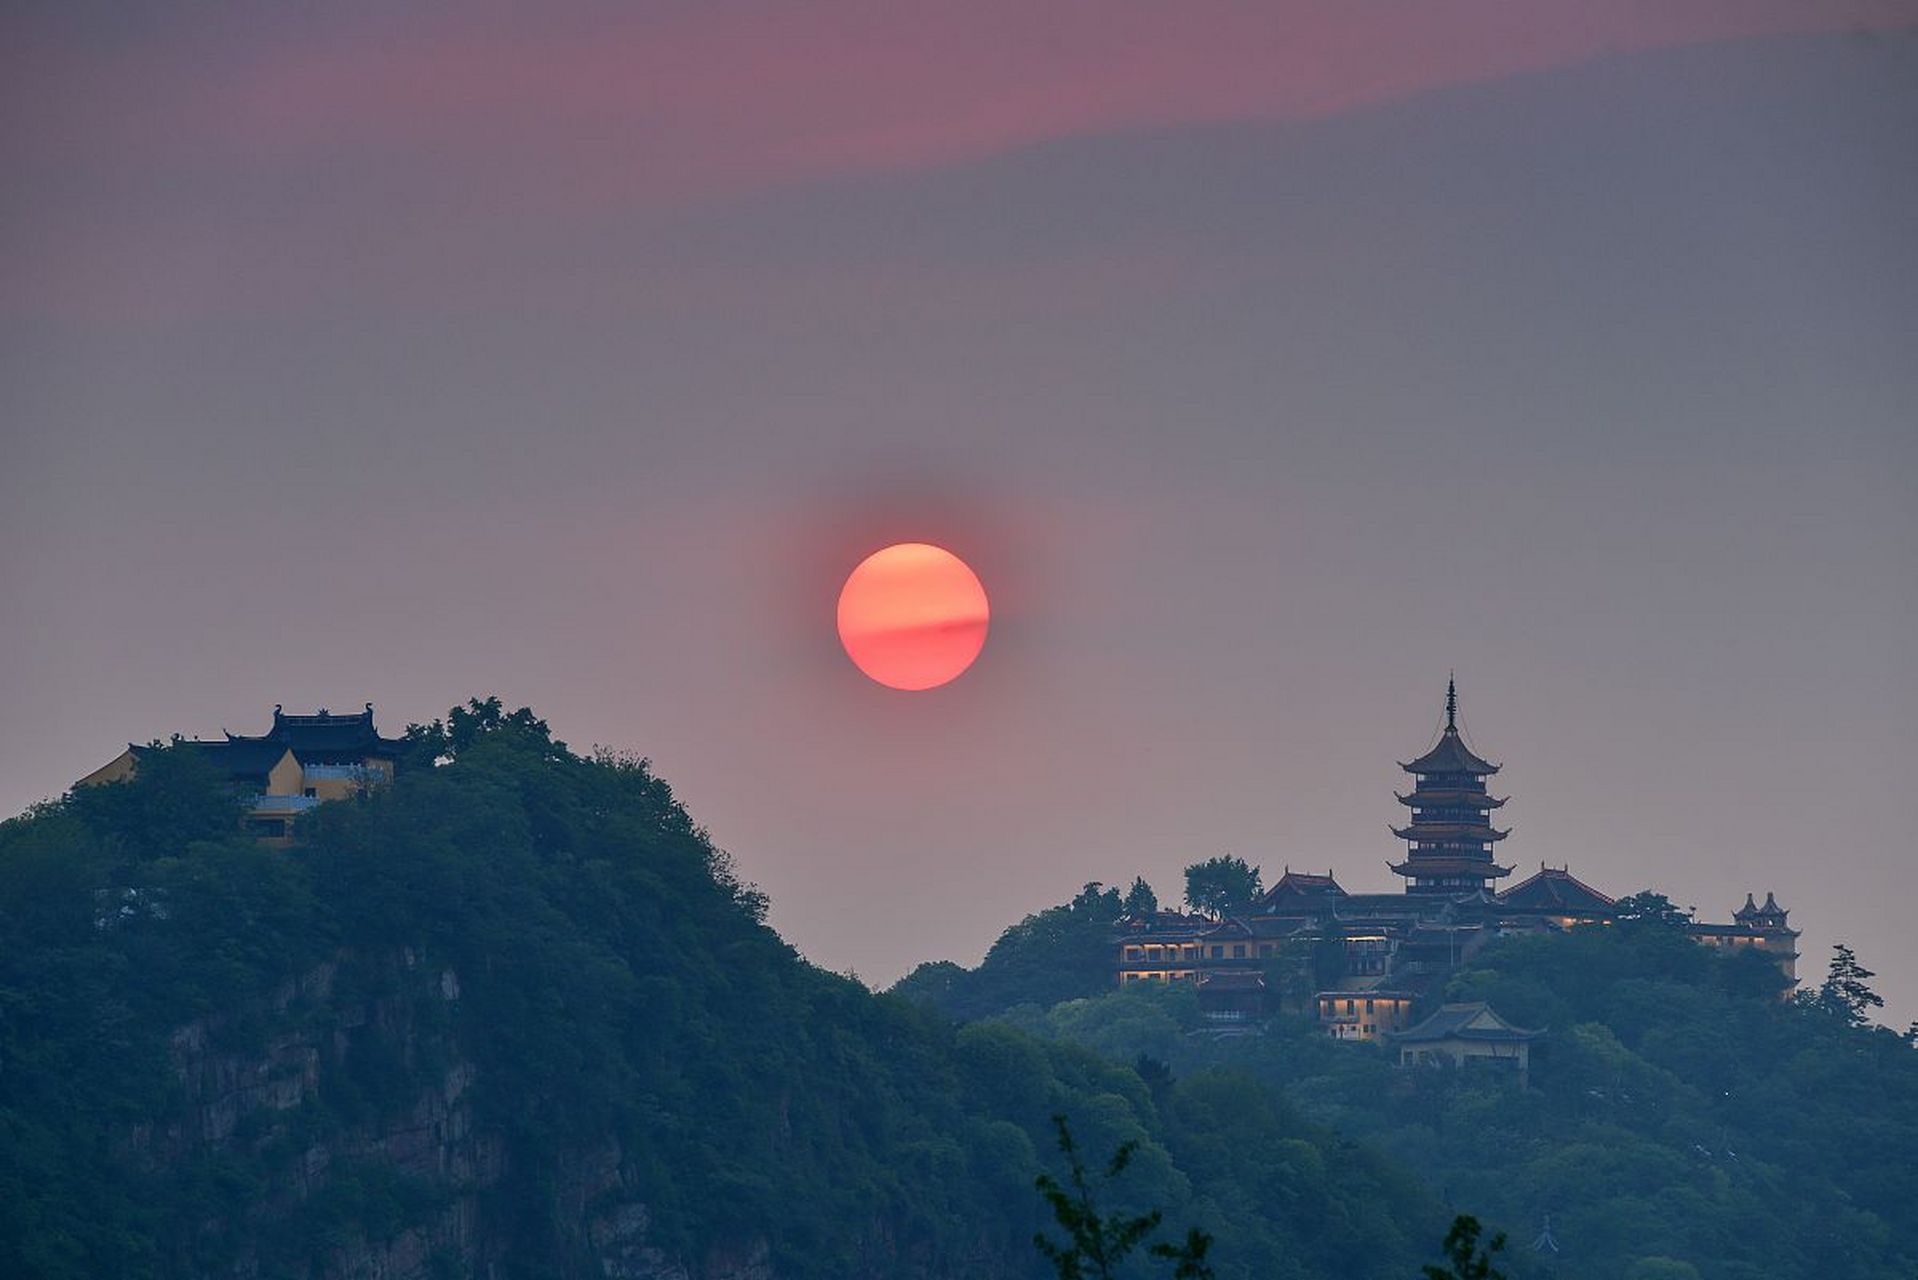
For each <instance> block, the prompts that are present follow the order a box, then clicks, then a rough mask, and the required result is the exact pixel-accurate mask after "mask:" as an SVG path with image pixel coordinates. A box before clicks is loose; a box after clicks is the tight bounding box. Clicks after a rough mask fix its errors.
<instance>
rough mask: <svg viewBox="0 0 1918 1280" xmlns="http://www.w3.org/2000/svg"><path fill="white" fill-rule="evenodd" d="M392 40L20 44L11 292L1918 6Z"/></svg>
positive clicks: (452, 31) (287, 37) (775, 10)
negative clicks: (32, 179) (207, 195)
mask: <svg viewBox="0 0 1918 1280" xmlns="http://www.w3.org/2000/svg"><path fill="white" fill-rule="evenodd" d="M372 13H373V14H374V15H376V16H365V15H364V14H363V15H362V16H361V17H359V18H358V19H356V20H353V21H342V22H337V23H331V24H321V25H319V26H315V24H314V23H313V22H312V21H310V20H309V21H304V23H303V25H294V24H293V22H292V20H290V19H282V20H280V24H279V25H266V24H265V23H266V22H267V21H268V20H255V21H254V22H252V23H250V24H249V23H247V22H243V21H242V20H241V19H238V18H233V19H231V20H229V21H225V22H217V21H216V22H207V23H203V24H202V25H200V26H198V27H194V28H192V29H189V30H186V31H183V32H181V33H179V34H175V35H171V36H168V37H165V38H157V39H155V40H152V41H149V42H146V43H134V44H128V45H124V46H121V47H119V48H118V49H117V50H116V51H115V52H111V53H102V52H98V51H91V50H88V49H86V48H83V47H80V46H78V45H76V44H74V43H73V42H71V41H67V42H61V41H58V40H54V39H51V38H49V37H48V36H47V35H46V34H45V33H44V32H42V33H39V34H37V35H36V33H34V32H32V31H26V32H19V33H16V36H15V38H13V39H12V40H11V41H10V43H12V44H13V46H14V48H15V49H16V53H15V56H14V58H13V63H14V65H13V66H12V67H11V68H7V70H9V71H12V72H16V73H17V74H15V75H13V76H12V77H11V79H12V81H13V88H12V89H11V90H10V93H11V96H12V101H13V102H14V103H17V104H19V106H20V110H19V111H18V112H17V113H14V114H15V115H16V123H15V125H14V127H13V133H12V135H11V136H10V137H7V138H6V139H5V142H6V147H7V150H9V151H19V152H21V153H23V154H24V156H25V157H26V159H27V160H28V162H29V163H30V165H31V166H33V167H35V168H37V169H38V170H40V171H44V172H46V173H50V174H53V175H55V176H56V177H57V178H58V179H60V181H59V182H55V183H53V184H51V185H50V186H49V187H48V188H47V189H46V190H45V191H44V192H41V193H37V194H36V193H28V194H26V195H24V196H16V197H15V198H16V200H24V202H25V203H24V210H25V215H26V216H25V217H24V218H22V219H19V222H20V223H21V225H22V226H23V227H24V228H25V229H24V231H23V232H22V233H21V234H19V235H18V236H16V237H15V238H14V243H13V246H12V253H11V254H10V255H9V256H12V257H15V258H16V259H17V258H19V257H21V256H25V257H27V258H29V259H31V260H30V261H27V262H22V261H18V260H16V261H13V262H12V263H9V264H0V269H4V270H5V275H6V277H7V278H9V279H10V282H11V284H12V286H13V287H14V289H15V290H16V292H17V293H18V294H20V295H22V296H39V297H42V298H49V297H59V296H64V297H65V298H67V299H68V300H69V301H71V300H73V299H74V298H76V297H81V298H85V297H95V298H103V299H110V298H111V297H112V296H113V295H114V294H115V293H116V292H119V293H128V294H132V295H153V294H155V293H159V294H167V293H170V292H172V291H173V284H172V282H173V281H175V280H176V278H184V279H187V280H189V281H194V282H199V283H200V284H202V285H209V284H210V287H212V289H213V292H214V294H220V293H221V292H223V290H222V288H220V287H219V285H218V282H211V275H217V274H218V272H219V270H220V269H221V266H222V264H225V265H226V266H228V267H239V268H244V271H245V276H246V282H242V281H239V280H235V281H232V282H229V283H231V285H232V286H233V287H234V288H236V289H238V290H239V291H240V292H242V293H248V292H258V291H259V289H260V288H265V289H267V290H269V291H270V292H271V293H273V294H283V293H284V292H286V291H289V290H291V291H297V290H298V289H299V288H300V282H301V281H302V280H308V281H311V280H312V278H313V274H312V273H313V271H314V269H315V268H316V267H321V266H323V263H321V262H320V261H319V260H321V259H325V260H338V259H339V258H341V257H342V256H344V257H345V258H347V259H351V260H359V258H360V257H361V256H362V255H364V256H365V257H366V259H367V260H369V261H371V260H376V259H384V260H385V266H384V267H382V268H381V270H382V271H383V272H385V273H392V272H393V271H395V270H397V272H398V274H399V275H400V276H401V277H404V276H405V275H406V274H407V269H406V266H405V264H404V263H403V262H396V261H394V259H395V258H396V256H397V257H403V256H404V255H403V254H400V253H398V251H397V249H396V246H398V245H400V244H414V245H418V244H425V243H429V242H430V252H429V253H428V255H427V256H429V257H446V256H448V255H451V254H454V253H455V252H456V250H457V243H454V244H451V245H449V243H448V241H449V240H451V241H454V242H457V241H458V239H459V238H461V237H466V238H470V239H471V240H473V241H474V242H475V243H476V244H479V245H483V244H485V243H488V242H490V240H491V239H492V238H493V237H494V236H496V235H498V234H500V233H501V232H502V229H508V228H512V227H516V226H517V227H522V228H523V227H525V226H528V225H547V224H548V223H549V222H550V221H551V220H559V221H560V222H561V223H562V224H563V223H564V222H565V221H566V220H568V219H574V218H582V217H583V218H593V217H603V216H609V215H610V214H613V213H616V212H620V211H625V212H628V213H632V212H643V211H645V210H648V209H653V210H659V209H672V208H675V207H683V206H685V205H687V204H692V203H698V202H701V201H706V200H712V199H716V198H725V197H727V196H730V195H736V194H739V193H741V192H749V191H752V190H754V189H759V188H764V187H768V186H773V185H778V184H781V183H789V182H793V181H800V180H807V179H814V178H819V177H828V176H835V175H843V174H849V173H859V172H866V171H874V170H892V169H912V168H924V167H937V166H943V165H950V164H955V163H963V162H966V161H969V160H975V159H978V158H981V157H985V156H990V155H993V154H996V153H1000V152H1005V151H1008V150H1013V149H1017V148H1020V147H1024V146H1029V145H1032V144H1035V143H1040V142H1044V141H1047V140H1051V139H1057V138H1065V137H1071V136H1082V135H1090V134H1097V133H1104V132H1113V131H1120V130H1130V129H1140V128H1153V127H1168V126H1177V125H1184V124H1194V123H1204V122H1224V121H1239V120H1273V119H1299V118H1308V117H1313V116H1319V115H1325V114H1328V113H1332V112H1337V111H1341V110H1348V109H1351V108H1355V107H1360V106H1365V105H1368V104H1374V103H1381V102H1386V101H1390V100H1394V99H1400V98H1404V97H1407V96H1410V95H1414V94H1417V93H1421V92H1425V91H1428V90H1432V89H1435V88H1439V87H1443V86H1446V85H1452V84H1459V83H1467V82H1472V81H1480V80H1487V79H1495V78H1501V77H1505V76H1510V75H1514V74H1520V73H1525V72H1531V71H1539V70H1545V69H1549V68H1552V67H1557V66H1562V65H1567V64H1571V63H1576V62H1579V61H1583V60H1588V59H1591V58H1593V57H1597V56H1600V55H1603V54H1607V53H1614V52H1622V51H1630V50H1640V49H1648V48H1655V47H1660V46H1668V45H1675V44H1686V43H1696V42H1701V41H1711V40H1719V39H1728V38H1737V37H1749V36H1758V35H1774V34H1786V33H1794V32H1815V31H1830V30H1851V29H1873V28H1886V27H1899V26H1905V25H1911V24H1918V5H1915V4H1914V3H1912V0H1826V2H1824V3H1820V4H1816V5H1808V4H1805V3H1803V2H1802V0H1731V2H1726V0H1714V2H1707V0H1655V2H1646V3H1614V4H1606V5H1592V4H1589V3H1587V2H1585V0H1550V2H1546V0H1540V2H1536V3H1528V4H1522V5H1514V4H1511V3H1509V0H1458V2H1457V3H1449V4H1438V3H1431V4H1403V5H1391V4H1367V5H1335V4H1286V5H1276V4H1274V5H1246V4H1239V3H1234V4H1217V3H1201V2H1198V0H1193V2H1189V3H1182V4H1166V3H1163V0H1108V2H1106V3H1100V4H1078V3H1072V4H1055V5H1039V4H1035V3H1032V2H1031V0H979V2H977V3H972V4H966V5H952V6H940V7H937V8H934V7H929V6H916V5H899V4H896V3H885V2H883V0H845V2H842V3H834V4H820V5H809V6H804V7H796V6H783V5H782V6H771V7H767V8H765V9H758V8H753V7H748V6H742V5H736V4H735V5H728V4H711V5H705V4H702V5H693V6H688V7H684V8H679V7H675V8H673V9H671V10H669V11H665V12H660V11H652V12H650V13H641V14H640V15H638V16H635V15H634V13H633V12H632V11H630V10H626V9H617V10H611V11H599V10H595V11H592V12H589V13H585V14H577V15H570V16H569V15H568V14H567V13H566V11H565V10H563V9H562V8H560V7H558V6H547V7H542V8H541V9H540V10H539V11H538V13H537V16H534V17H518V18H513V17H506V18H502V17H497V16H474V15H473V13H472V12H471V11H468V10H453V11H437V12H434V13H431V14H416V15H410V16H405V17H400V18H394V17H391V16H389V15H386V14H384V13H383V12H382V11H380V10H377V9H376V10H373V11H372ZM209 178H211V179H213V180H215V182H216V184H217V183H221V182H223V183H226V184H228V185H232V184H236V183H237V184H238V185H239V187H240V188H241V190H242V192H243V193H244V192H245V191H248V190H250V189H251V187H249V183H254V184H256V185H257V186H258V187H259V188H261V189H266V190H271V191H274V192H282V191H284V190H285V189H286V188H287V187H288V186H302V185H303V186H304V188H306V189H307V191H308V198H306V199H304V200H301V201H294V202H291V203H290V204H287V205H285V206H284V207H282V206H280V205H276V206H275V207H274V209H273V210H272V214H273V216H271V217H270V218H262V217H260V216H258V215H257V213H255V214H254V215H252V216H249V217H247V218H246V219H245V224H244V225H242V226H237V227H236V226H229V225H221V224H220V223H219V221H218V219H217V218H216V219H213V220H212V221H209V220H208V219H207V217H206V214H205V212H204V211H203V210H202V209H201V208H199V207H197V206H196V204H195V202H194V200H193V198H192V194H193V192H194V191H195V190H196V189H197V188H198V187H199V186H201V185H202V184H203V183H204V182H205V181H206V180H207V179H209ZM62 183H64V184H65V185H66V186H67V187H68V188H69V190H68V191H67V192H66V195H65V199H64V200H63V199H62V198H61V196H60V195H59V194H58V188H59V187H60V186H61V184H62ZM22 250H24V251H25V253H24V255H23V254H22V252H21V251H22ZM210 273H211V275H210ZM210 282H211V283H210ZM247 282H250V283H247ZM82 305H83V306H85V304H82ZM213 305H222V306H223V305H225V302H224V300H221V301H216V302H215V303H214V304H213ZM85 309H89V310H91V309H92V308H91V307H90V306H86V307H85Z"/></svg>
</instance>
